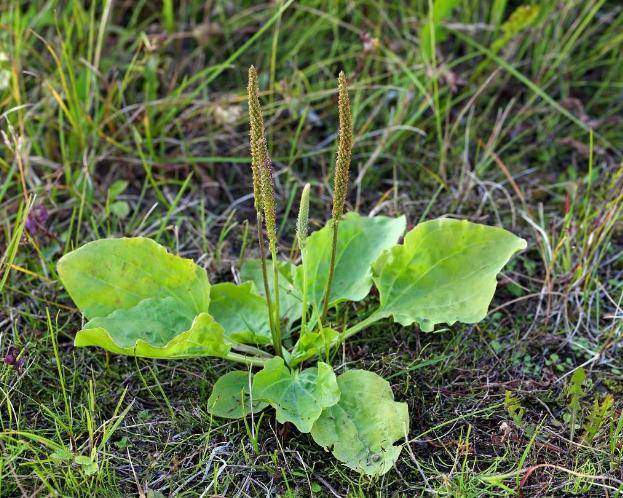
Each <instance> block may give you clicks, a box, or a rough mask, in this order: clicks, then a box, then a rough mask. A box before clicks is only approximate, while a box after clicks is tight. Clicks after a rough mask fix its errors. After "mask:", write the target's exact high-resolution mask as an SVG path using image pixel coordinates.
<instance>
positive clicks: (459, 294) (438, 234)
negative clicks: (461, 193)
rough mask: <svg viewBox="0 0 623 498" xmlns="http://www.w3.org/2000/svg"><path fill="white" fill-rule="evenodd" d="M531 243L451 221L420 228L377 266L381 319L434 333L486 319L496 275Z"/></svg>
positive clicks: (429, 223) (472, 224) (488, 229)
mask: <svg viewBox="0 0 623 498" xmlns="http://www.w3.org/2000/svg"><path fill="white" fill-rule="evenodd" d="M525 247H526V241H525V240H523V239H520V238H519V237H516V236H515V235H513V234H512V233H510V232H507V231H506V230H503V229H502V228H497V227H490V226H486V225H478V224H475V223H470V222H468V221H465V220H463V221H459V220H453V219H449V218H440V219H437V220H432V221H427V222H424V223H420V224H419V225H418V226H416V227H415V228H414V229H413V230H411V231H410V232H409V233H408V234H407V235H406V236H405V240H404V244H402V245H398V246H396V247H394V248H393V249H392V250H391V251H388V252H386V253H385V254H383V255H382V256H381V257H380V258H379V259H378V260H377V261H376V262H375V263H374V265H373V268H372V269H373V273H374V282H375V283H376V286H377V288H378V289H379V293H380V301H381V305H380V313H381V314H383V315H385V316H390V315H393V317H394V320H395V321H397V322H398V323H400V324H402V325H404V326H407V325H410V324H412V323H414V322H416V323H418V324H419V326H420V327H421V328H422V330H424V331H431V330H433V327H434V326H435V325H436V324H438V323H447V324H450V325H452V324H453V323H454V322H457V321H460V322H464V323H476V322H479V321H480V320H482V319H483V318H484V317H485V315H486V314H487V309H488V307H489V303H490V302H491V299H492V298H493V294H494V292H495V287H496V285H497V281H496V275H497V274H498V272H499V271H500V270H501V269H502V267H503V266H504V265H505V264H506V263H507V262H508V260H509V259H510V257H511V256H512V255H513V254H514V253H515V252H517V251H519V250H521V249H524V248H525Z"/></svg>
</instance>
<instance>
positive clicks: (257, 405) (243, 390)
mask: <svg viewBox="0 0 623 498" xmlns="http://www.w3.org/2000/svg"><path fill="white" fill-rule="evenodd" d="M251 378H252V377H251V374H250V372H247V371H243V370H235V371H233V372H228V373H226V374H225V375H222V376H221V377H220V378H219V379H218V380H217V381H216V382H215V383H214V387H212V394H211V395H210V397H209V398H208V411H209V412H210V413H211V414H212V415H214V416H216V417H223V418H244V417H246V416H247V415H248V414H249V413H257V412H260V411H262V410H263V409H264V408H266V406H268V405H267V404H266V403H262V402H260V401H256V400H253V399H252V397H251V396H249V392H250V386H251Z"/></svg>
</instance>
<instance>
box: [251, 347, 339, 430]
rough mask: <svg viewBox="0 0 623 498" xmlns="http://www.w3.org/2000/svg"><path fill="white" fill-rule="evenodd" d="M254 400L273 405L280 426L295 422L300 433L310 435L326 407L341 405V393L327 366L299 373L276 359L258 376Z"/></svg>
mask: <svg viewBox="0 0 623 498" xmlns="http://www.w3.org/2000/svg"><path fill="white" fill-rule="evenodd" d="M253 397H254V398H255V399H257V400H258V401H264V402H266V403H268V404H269V405H270V406H272V407H273V408H274V409H275V411H276V415H277V421H278V422H279V423H282V424H284V423H286V422H292V423H293V424H294V425H295V426H296V428H297V429H298V430H299V431H301V432H309V431H310V430H311V428H312V425H313V423H314V422H315V421H316V420H317V419H318V417H319V416H320V414H321V413H322V410H323V408H327V407H329V406H332V405H334V404H335V403H337V402H338V400H339V399H340V391H339V389H338V387H337V382H336V380H335V373H333V369H332V368H331V367H330V366H329V365H327V364H326V363H322V362H319V363H318V366H317V367H313V368H307V369H305V370H303V371H301V372H297V371H290V369H288V367H286V366H285V364H284V362H283V359H282V358H280V357H275V358H273V359H271V360H269V361H268V362H267V363H266V364H265V366H264V368H263V369H262V370H260V371H259V372H258V373H256V374H255V376H254V378H253Z"/></svg>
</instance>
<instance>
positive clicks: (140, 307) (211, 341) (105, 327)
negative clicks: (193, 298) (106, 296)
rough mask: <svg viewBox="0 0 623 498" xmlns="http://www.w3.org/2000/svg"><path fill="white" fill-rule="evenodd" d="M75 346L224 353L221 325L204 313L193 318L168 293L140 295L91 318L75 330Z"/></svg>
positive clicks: (139, 352)
mask: <svg viewBox="0 0 623 498" xmlns="http://www.w3.org/2000/svg"><path fill="white" fill-rule="evenodd" d="M75 345H76V346H99V347H102V348H104V349H106V350H108V351H111V352H112V353H117V354H125V355H131V356H142V357H147V358H189V357H195V356H220V357H222V356H225V355H227V353H228V352H229V350H230V345H229V344H228V343H227V342H226V339H225V335H224V331H223V327H221V326H220V325H219V324H218V323H216V322H215V321H214V318H212V317H211V316H210V315H209V314H208V313H200V314H199V315H197V316H196V317H194V318H193V316H192V315H190V314H188V312H187V310H185V309H184V308H182V307H180V306H179V303H178V301H177V300H176V299H175V298H172V297H166V298H163V299H144V300H143V301H141V302H140V303H138V304H137V305H136V306H133V307H132V308H128V309H120V310H117V311H114V312H112V313H111V314H109V315H108V316H105V317H98V318H94V319H93V320H91V321H89V322H88V323H87V324H86V325H85V328H84V329H82V330H81V331H79V332H78V334H77V335H76V339H75Z"/></svg>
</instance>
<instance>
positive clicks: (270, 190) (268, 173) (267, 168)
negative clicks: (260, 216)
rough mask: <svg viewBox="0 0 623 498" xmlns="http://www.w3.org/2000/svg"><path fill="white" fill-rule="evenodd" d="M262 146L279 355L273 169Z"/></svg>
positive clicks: (277, 271) (279, 331)
mask: <svg viewBox="0 0 623 498" xmlns="http://www.w3.org/2000/svg"><path fill="white" fill-rule="evenodd" d="M262 143H263V148H264V150H265V151H266V154H265V158H264V163H263V164H262V169H261V170H260V184H261V187H262V206H263V207H264V224H265V225H266V235H267V237H268V247H269V249H270V258H271V260H272V264H273V279H274V280H273V289H274V291H275V302H274V306H273V308H274V309H273V313H274V316H273V325H274V327H275V332H274V340H275V351H276V352H277V354H278V355H279V356H282V355H281V320H280V314H279V266H278V261H277V217H276V215H275V186H274V183H273V171H272V167H271V162H270V157H269V156H268V151H267V148H266V141H265V140H263V141H262Z"/></svg>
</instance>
